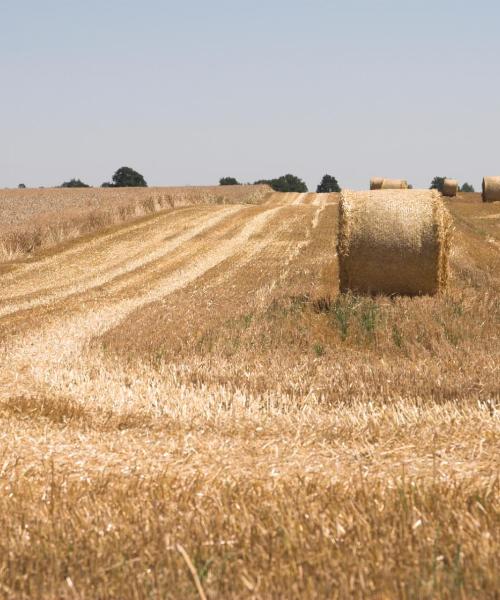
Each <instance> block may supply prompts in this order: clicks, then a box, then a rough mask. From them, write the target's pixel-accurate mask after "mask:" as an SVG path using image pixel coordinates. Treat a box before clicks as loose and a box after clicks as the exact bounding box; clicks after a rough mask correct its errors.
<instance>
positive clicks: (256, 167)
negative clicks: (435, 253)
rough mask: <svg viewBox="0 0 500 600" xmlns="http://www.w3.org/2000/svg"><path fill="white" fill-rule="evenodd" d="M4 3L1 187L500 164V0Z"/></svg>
mask: <svg viewBox="0 0 500 600" xmlns="http://www.w3.org/2000/svg"><path fill="white" fill-rule="evenodd" d="M0 9H1V12H0V15H1V17H0V18H1V35H0V81H1V89H0V107H1V117H0V187H15V186H16V185H17V184H18V183H20V182H24V183H25V184H26V185H28V186H42V185H43V186H49V185H59V184H60V183H62V181H64V180H66V179H70V178H71V177H79V178H81V179H83V180H84V181H86V182H88V183H90V184H93V185H100V184H101V183H102V182H103V181H105V180H109V179H110V178H111V175H112V174H113V172H114V171H115V170H116V169H117V168H118V167H120V166H122V165H128V166H131V167H133V168H135V169H137V170H138V171H140V172H141V173H142V174H143V175H144V176H145V177H146V180H147V181H148V183H149V184H150V185H185V184H192V185H198V184H215V183H217V181H218V179H219V178H220V177H221V176H224V175H232V176H235V177H237V178H238V179H239V180H240V181H254V180H255V179H260V178H267V177H273V176H278V175H281V174H284V173H287V172H292V173H295V174H297V175H299V176H301V177H303V178H304V179H305V180H306V182H307V184H308V185H309V187H310V188H313V187H315V186H316V184H317V183H318V181H319V179H320V178H321V176H322V175H323V174H324V173H326V172H328V173H331V174H333V175H335V176H336V177H337V178H338V179H339V182H340V184H341V185H342V186H343V187H350V188H366V186H367V182H368V179H369V177H370V176H373V175H381V176H386V177H405V178H407V179H408V180H409V181H410V182H411V183H412V184H413V185H414V186H419V187H423V186H426V187H427V186H428V185H429V182H430V179H431V178H432V177H433V176H434V175H448V176H454V177H457V178H459V179H460V180H461V181H462V182H463V181H464V180H467V181H469V182H472V183H473V184H474V185H475V186H476V187H478V186H479V184H480V181H481V178H482V176H483V175H485V174H500V77H499V73H500V35H499V34H498V27H499V23H500V2H498V0H476V1H475V2H472V1H470V0H434V1H432V0H411V1H410V0H379V1H377V0H343V1H337V0H310V1H307V0H253V1H251V0H248V1H243V0H210V1H209V0H178V1H175V2H174V1H170V0H163V1H160V0H143V1H142V2H138V1H135V2H131V1H128V0H120V1H119V0H99V1H98V0H85V1H82V0H66V1H63V0H43V1H41V0H16V1H14V0H9V1H5V0H0Z"/></svg>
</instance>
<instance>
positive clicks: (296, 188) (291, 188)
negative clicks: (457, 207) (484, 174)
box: [219, 173, 474, 194]
mask: <svg viewBox="0 0 500 600" xmlns="http://www.w3.org/2000/svg"><path fill="white" fill-rule="evenodd" d="M445 179H447V178H446V177H434V179H433V180H432V181H431V185H430V187H429V189H431V190H434V189H435V190H439V191H440V192H442V191H443V185H444V180H445ZM264 183H265V184H267V185H269V186H270V187H272V189H273V190H274V191H275V192H298V193H303V192H307V191H308V189H307V185H306V184H305V182H304V181H303V180H302V179H300V177H297V176H296V175H292V174H290V173H289V174H288V175H282V176H281V177H277V178H276V179H259V180H258V181H255V182H254V184H253V185H258V184H264ZM219 185H241V184H240V182H239V181H238V180H237V179H236V178H235V177H222V178H221V179H220V180H219ZM408 187H409V188H410V189H411V188H413V186H412V185H410V186H408ZM340 191H341V188H340V185H339V184H338V181H337V179H336V177H333V175H328V174H327V175H323V178H322V179H321V182H320V183H319V184H318V186H317V187H316V193H318V194H328V193H331V192H340ZM459 191H460V192H473V191H474V186H472V185H471V184H470V183H467V182H465V183H464V184H463V185H462V187H460V188H459Z"/></svg>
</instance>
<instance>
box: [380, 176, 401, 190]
mask: <svg viewBox="0 0 500 600" xmlns="http://www.w3.org/2000/svg"><path fill="white" fill-rule="evenodd" d="M380 189H381V190H406V189H408V182H407V181H406V179H384V180H383V181H382V186H381V188H380Z"/></svg>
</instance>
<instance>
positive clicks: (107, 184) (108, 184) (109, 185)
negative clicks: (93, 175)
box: [101, 181, 115, 188]
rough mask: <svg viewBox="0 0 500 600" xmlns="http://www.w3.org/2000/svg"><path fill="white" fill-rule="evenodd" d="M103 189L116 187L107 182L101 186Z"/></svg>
mask: <svg viewBox="0 0 500 600" xmlns="http://www.w3.org/2000/svg"><path fill="white" fill-rule="evenodd" d="M101 187H105V188H108V187H115V186H114V185H113V184H112V183H110V182H109V181H105V182H104V183H103V184H102V185H101Z"/></svg>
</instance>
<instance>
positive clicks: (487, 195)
mask: <svg viewBox="0 0 500 600" xmlns="http://www.w3.org/2000/svg"><path fill="white" fill-rule="evenodd" d="M498 200H500V177H485V178H484V179H483V202H495V201H498Z"/></svg>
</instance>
